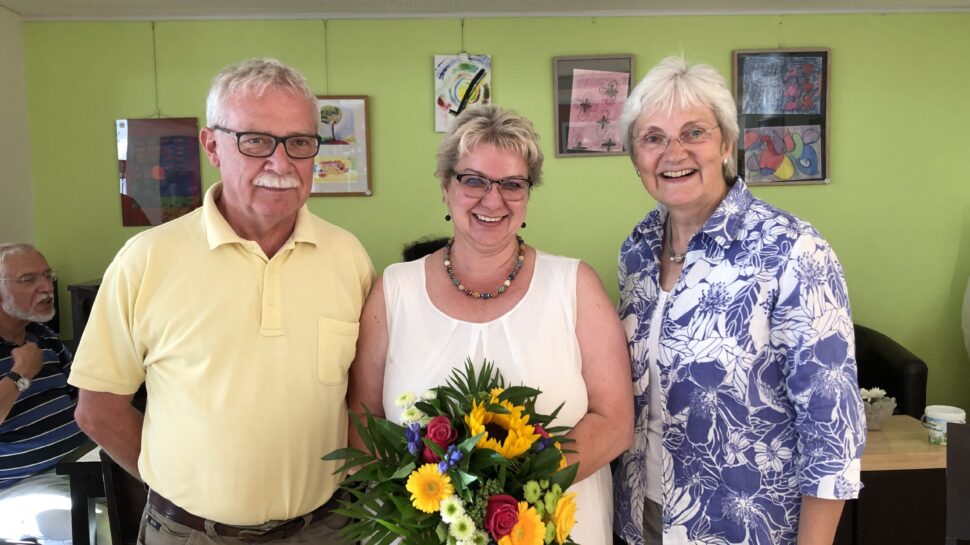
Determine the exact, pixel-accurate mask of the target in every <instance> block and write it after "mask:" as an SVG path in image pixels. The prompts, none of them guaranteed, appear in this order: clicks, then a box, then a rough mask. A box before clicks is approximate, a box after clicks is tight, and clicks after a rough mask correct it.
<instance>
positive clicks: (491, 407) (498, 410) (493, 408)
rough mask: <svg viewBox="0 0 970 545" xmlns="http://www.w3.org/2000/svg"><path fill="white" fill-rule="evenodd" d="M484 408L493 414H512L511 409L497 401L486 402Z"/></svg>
mask: <svg viewBox="0 0 970 545" xmlns="http://www.w3.org/2000/svg"><path fill="white" fill-rule="evenodd" d="M485 410H486V411H488V412H490V413H495V414H512V411H510V410H508V409H506V408H505V407H504V406H502V405H499V404H498V403H486V404H485Z"/></svg>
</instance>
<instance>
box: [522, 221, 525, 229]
mask: <svg viewBox="0 0 970 545" xmlns="http://www.w3.org/2000/svg"><path fill="white" fill-rule="evenodd" d="M522 228H523V229H525V222H524V221H523V222H522Z"/></svg>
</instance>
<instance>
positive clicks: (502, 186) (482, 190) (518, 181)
mask: <svg viewBox="0 0 970 545" xmlns="http://www.w3.org/2000/svg"><path fill="white" fill-rule="evenodd" d="M454 176H455V179H456V180H458V183H459V184H461V192H462V194H463V195H465V196H466V197H469V198H472V199H481V198H482V197H484V196H485V194H486V193H488V191H489V190H490V189H491V188H492V184H496V185H498V192H499V194H500V195H502V198H503V199H505V200H507V201H510V202H514V201H521V200H522V199H524V198H526V196H528V195H529V189H530V188H531V187H532V180H529V179H526V178H502V179H501V180H493V179H491V178H486V177H485V176H482V175H481V174H471V173H467V174H455V175H454Z"/></svg>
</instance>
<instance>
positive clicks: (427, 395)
mask: <svg viewBox="0 0 970 545" xmlns="http://www.w3.org/2000/svg"><path fill="white" fill-rule="evenodd" d="M421 399H422V400H424V401H431V400H432V399H438V392H436V391H434V390H425V391H423V392H421Z"/></svg>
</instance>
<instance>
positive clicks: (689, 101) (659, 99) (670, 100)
mask: <svg viewBox="0 0 970 545" xmlns="http://www.w3.org/2000/svg"><path fill="white" fill-rule="evenodd" d="M697 107H705V108H710V109H711V111H713V112H714V117H715V118H716V119H717V123H718V125H720V126H721V138H722V140H723V141H724V142H726V143H727V144H729V146H728V147H729V148H730V149H734V146H735V145H736V144H737V142H738V132H739V129H738V117H737V116H738V109H737V106H736V105H735V102H734V96H733V95H732V94H731V90H730V89H729V88H728V86H727V83H726V82H725V80H724V76H722V75H721V73H720V72H718V71H717V69H716V68H714V67H713V66H711V65H709V64H695V65H694V66H688V65H687V61H686V60H684V58H683V57H680V56H675V57H667V58H666V59H664V60H662V61H660V64H658V65H657V66H654V67H653V68H652V69H651V70H650V72H648V73H647V75H646V76H644V78H643V79H642V80H640V83H638V84H637V86H636V87H634V88H633V92H632V93H630V96H629V97H628V98H627V99H626V102H624V103H623V113H621V114H620V127H621V130H622V131H623V134H624V136H623V138H624V140H623V143H624V145H625V146H626V149H627V150H629V151H630V158H631V159H633V160H634V161H636V157H635V156H634V154H635V153H636V148H635V146H634V145H633V133H634V132H635V131H636V125H637V120H638V119H640V116H641V115H643V114H644V113H646V114H647V115H652V114H654V113H656V112H661V111H663V112H667V113H670V112H673V111H674V109H689V108H697ZM723 171H724V180H725V181H726V182H727V183H729V184H731V183H734V178H735V177H736V176H737V169H736V167H735V164H734V161H733V160H731V161H728V162H727V163H726V164H725V165H724V168H723Z"/></svg>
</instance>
